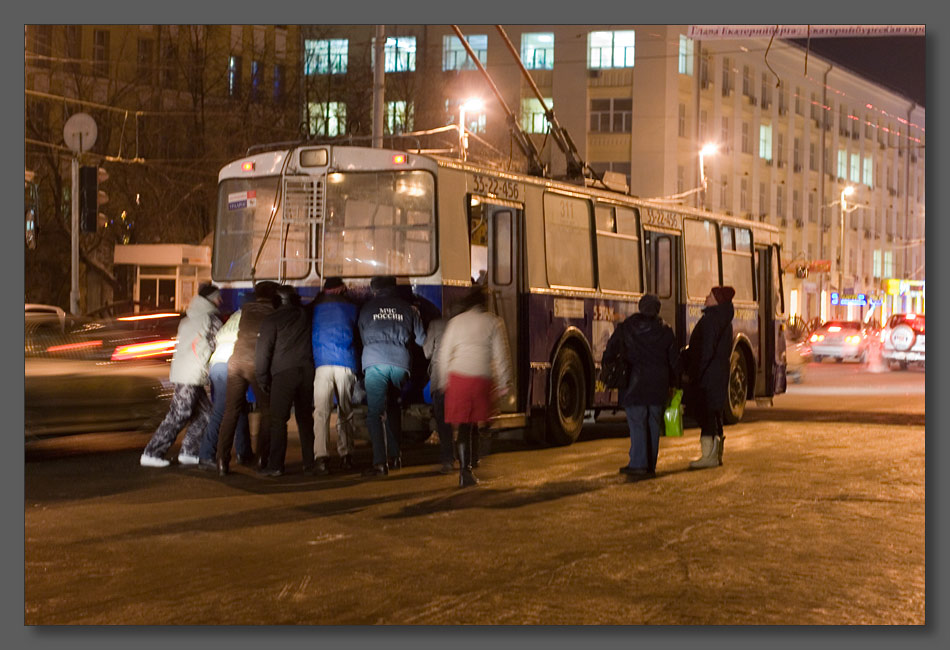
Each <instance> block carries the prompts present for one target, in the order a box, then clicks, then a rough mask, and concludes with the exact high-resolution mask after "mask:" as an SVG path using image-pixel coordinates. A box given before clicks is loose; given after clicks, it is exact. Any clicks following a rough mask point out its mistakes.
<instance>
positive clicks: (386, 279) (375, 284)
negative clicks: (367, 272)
mask: <svg viewBox="0 0 950 650" xmlns="http://www.w3.org/2000/svg"><path fill="white" fill-rule="evenodd" d="M395 287H396V278H395V277H394V276H392V275H377V276H376V277H374V278H373V279H372V280H370V282H369V288H370V289H372V290H373V291H379V290H380V289H393V288H395Z"/></svg>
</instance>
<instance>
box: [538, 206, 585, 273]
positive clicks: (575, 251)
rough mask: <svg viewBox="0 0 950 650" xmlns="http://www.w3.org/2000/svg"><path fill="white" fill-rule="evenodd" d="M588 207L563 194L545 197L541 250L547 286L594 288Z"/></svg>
mask: <svg viewBox="0 0 950 650" xmlns="http://www.w3.org/2000/svg"><path fill="white" fill-rule="evenodd" d="M590 217H591V215H590V203H589V202H588V201H586V200H585V199H578V198H574V197H571V196H564V195H562V194H554V193H552V192H545V194H544V250H545V259H546V263H547V272H548V284H549V285H552V286H562V287H575V288H584V289H593V288H594V265H593V246H592V242H591V218H590Z"/></svg>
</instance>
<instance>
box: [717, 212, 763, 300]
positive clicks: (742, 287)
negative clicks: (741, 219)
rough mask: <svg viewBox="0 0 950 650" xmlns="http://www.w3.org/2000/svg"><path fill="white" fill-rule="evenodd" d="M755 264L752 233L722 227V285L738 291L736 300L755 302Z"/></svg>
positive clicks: (740, 229)
mask: <svg viewBox="0 0 950 650" xmlns="http://www.w3.org/2000/svg"><path fill="white" fill-rule="evenodd" d="M754 274H755V262H754V260H753V259H752V231H751V230H749V229H748V228H736V227H735V226H723V227H722V283H723V284H725V285H729V286H731V287H732V288H734V289H735V290H736V296H735V299H736V300H748V301H752V300H755V298H756V297H755V275H754Z"/></svg>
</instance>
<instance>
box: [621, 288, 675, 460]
mask: <svg viewBox="0 0 950 650" xmlns="http://www.w3.org/2000/svg"><path fill="white" fill-rule="evenodd" d="M637 306H638V309H639V313H636V314H633V315H632V316H630V317H629V318H627V319H626V320H625V321H623V322H622V323H620V325H618V326H617V329H616V330H614V333H613V335H612V336H611V337H610V340H609V341H608V342H607V347H606V349H605V350H604V358H610V357H612V356H615V355H617V354H618V353H619V352H621V351H622V353H623V356H624V357H625V358H626V360H627V364H628V366H629V368H630V376H629V379H628V381H627V386H626V388H624V389H622V391H621V393H620V406H622V407H623V408H624V411H626V413H627V426H628V427H629V428H630V461H629V462H628V463H627V464H626V465H624V466H623V467H621V468H620V473H621V474H626V475H627V476H629V477H631V478H649V477H652V476H655V475H656V459H657V454H658V452H659V445H660V432H661V431H662V430H663V410H664V408H665V406H666V402H667V400H668V399H669V391H670V386H671V385H672V383H673V381H674V380H673V378H674V368H676V367H677V366H678V364H679V350H677V346H676V344H675V341H676V337H675V336H674V334H673V328H671V327H670V326H669V325H667V324H666V323H664V322H663V319H662V318H660V317H659V314H660V300H659V298H657V297H656V296H654V295H652V294H649V293H648V294H646V295H644V296H643V297H642V298H640V302H639V303H638V305H637Z"/></svg>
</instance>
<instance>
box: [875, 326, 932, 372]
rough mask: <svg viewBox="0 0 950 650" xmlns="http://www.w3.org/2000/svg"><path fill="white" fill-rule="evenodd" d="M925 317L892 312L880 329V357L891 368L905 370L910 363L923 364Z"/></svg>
mask: <svg viewBox="0 0 950 650" xmlns="http://www.w3.org/2000/svg"><path fill="white" fill-rule="evenodd" d="M924 324H925V317H924V315H923V314H894V315H893V316H891V317H890V318H889V319H888V320H887V325H886V326H885V327H884V329H883V330H882V331H881V342H882V343H883V346H882V348H881V359H882V360H883V361H884V363H886V364H888V365H889V366H890V367H891V369H894V368H895V367H896V368H900V369H901V370H907V365H908V364H910V363H919V364H921V365H923V364H924V338H925V337H924V334H925V328H924Z"/></svg>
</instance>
